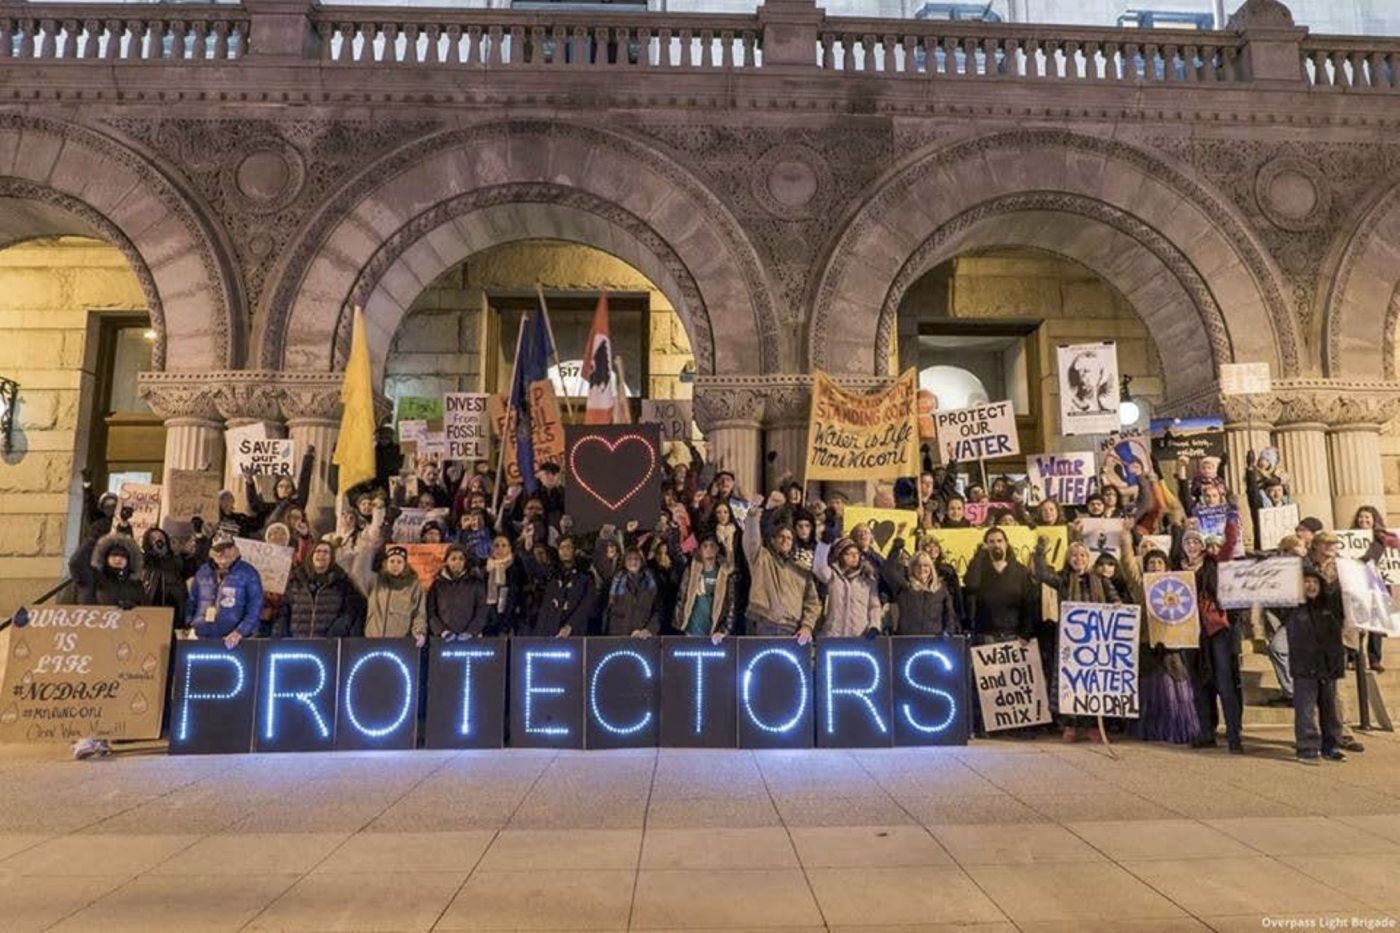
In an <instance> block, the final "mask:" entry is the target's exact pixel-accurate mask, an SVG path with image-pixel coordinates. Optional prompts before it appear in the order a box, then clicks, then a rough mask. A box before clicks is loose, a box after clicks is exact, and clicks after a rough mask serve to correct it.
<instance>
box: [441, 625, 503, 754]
mask: <svg viewBox="0 0 1400 933" xmlns="http://www.w3.org/2000/svg"><path fill="white" fill-rule="evenodd" d="M506 644H507V642H506V640H505V639H504V638H473V639H471V640H469V641H442V640H440V639H434V640H433V641H432V643H431V646H430V648H429V650H428V719H427V722H426V724H425V725H424V727H423V734H424V745H426V746H427V747H428V748H500V747H502V746H503V745H505V744H506V655H507V651H506Z"/></svg>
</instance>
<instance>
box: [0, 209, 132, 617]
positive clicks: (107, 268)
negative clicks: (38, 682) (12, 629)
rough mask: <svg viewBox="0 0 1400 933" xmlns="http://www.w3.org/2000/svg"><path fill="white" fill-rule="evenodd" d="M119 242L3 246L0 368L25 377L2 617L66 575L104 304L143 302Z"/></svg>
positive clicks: (4, 553) (12, 460)
mask: <svg viewBox="0 0 1400 933" xmlns="http://www.w3.org/2000/svg"><path fill="white" fill-rule="evenodd" d="M145 304H146V302H145V297H144V296H143V294H142V292H141V288H140V286H139V284H138V282H137V280H136V276H135V275H133V274H132V271H131V268H130V267H129V266H128V265H127V263H126V260H125V259H124V258H123V257H122V255H121V254H120V253H119V252H118V251H117V250H116V249H114V248H112V247H109V246H106V245H105V244H102V243H99V242H97V241H95V240H89V239H84V238H79V237H66V238H62V239H46V240H30V241H28V242H25V243H21V244H19V245H16V246H11V247H9V248H8V249H4V250H0V375H4V376H6V377H8V378H11V379H15V380H17V381H18V382H19V384H20V390H19V405H18V409H17V411H16V421H15V427H14V434H13V441H14V444H13V447H14V449H13V450H12V452H11V453H9V454H7V455H5V456H4V458H3V462H4V465H3V467H0V528H3V529H4V533H3V534H0V616H5V615H8V614H9V611H10V610H11V609H12V608H13V607H14V605H15V604H16V603H17V602H18V601H20V600H23V599H27V598H32V597H34V596H38V595H39V594H40V593H42V592H44V591H45V590H47V589H48V588H49V587H50V586H52V585H53V584H54V583H57V582H58V581H59V580H60V579H62V578H63V576H64V575H65V574H66V556H67V554H68V553H69V551H70V550H71V549H72V548H73V547H74V546H76V544H77V536H78V529H77V526H76V522H77V520H78V514H79V509H80V496H79V495H78V490H79V488H80V487H79V482H78V479H77V469H78V468H77V467H76V466H75V465H74V464H75V463H81V462H82V460H83V458H85V456H86V445H87V436H88V430H87V429H88V424H87V419H88V412H87V411H86V407H87V405H88V404H89V403H90V400H91V398H92V393H93V389H94V382H95V380H94V374H93V369H94V366H95V356H96V350H95V347H93V346H91V345H90V344H93V343H95V342H96V341H95V340H94V341H90V340H89V339H88V337H89V334H90V333H95V326H94V325H95V324H96V321H95V319H94V318H92V317H91V316H90V314H89V312H90V311H93V310H99V309H120V310H130V309H133V308H144V307H145Z"/></svg>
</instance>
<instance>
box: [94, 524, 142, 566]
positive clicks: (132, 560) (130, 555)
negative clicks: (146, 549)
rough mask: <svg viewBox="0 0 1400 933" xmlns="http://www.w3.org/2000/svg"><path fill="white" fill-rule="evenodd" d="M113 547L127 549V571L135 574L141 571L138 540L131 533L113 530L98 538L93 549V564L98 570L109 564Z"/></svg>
mask: <svg viewBox="0 0 1400 933" xmlns="http://www.w3.org/2000/svg"><path fill="white" fill-rule="evenodd" d="M113 548H121V549H122V550H124V551H126V562H127V563H126V566H127V571H128V572H129V573H131V574H133V575H139V574H140V573H141V549H140V548H138V547H137V546H136V542H135V541H134V540H133V539H132V537H131V536H130V535H124V534H121V533H120V532H116V531H111V532H108V533H107V534H105V535H103V536H102V537H100V538H98V539H97V544H96V545H94V546H93V549H92V566H93V568H94V569H96V570H103V569H105V568H106V566H107V553H108V552H109V551H111V550H112V549H113Z"/></svg>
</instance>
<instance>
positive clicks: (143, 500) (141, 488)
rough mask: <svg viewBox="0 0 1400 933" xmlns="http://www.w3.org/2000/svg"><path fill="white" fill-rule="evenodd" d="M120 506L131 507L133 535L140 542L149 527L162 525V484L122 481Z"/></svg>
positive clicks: (119, 497)
mask: <svg viewBox="0 0 1400 933" xmlns="http://www.w3.org/2000/svg"><path fill="white" fill-rule="evenodd" d="M118 499H119V500H120V506H119V507H120V508H123V509H131V536H132V537H133V538H135V539H136V540H137V541H138V542H140V540H141V536H142V535H144V534H145V533H146V531H147V529H150V528H156V527H158V526H159V525H160V486H158V485H156V484H155V483H122V488H121V494H120V496H118Z"/></svg>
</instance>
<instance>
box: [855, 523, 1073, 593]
mask: <svg viewBox="0 0 1400 933" xmlns="http://www.w3.org/2000/svg"><path fill="white" fill-rule="evenodd" d="M846 511H848V512H849V511H850V509H849V508H848V509H847V510H846ZM998 530H999V531H1001V532H1002V533H1004V534H1005V535H1006V541H1007V543H1008V544H1010V545H1011V552H1012V553H1013V554H1015V555H1016V559H1017V560H1018V561H1020V562H1021V563H1022V564H1025V565H1026V566H1030V563H1031V557H1032V555H1033V554H1034V553H1035V544H1036V540H1037V539H1038V538H1040V537H1041V536H1042V535H1044V536H1045V537H1047V538H1049V539H1050V546H1049V548H1048V549H1047V550H1046V552H1045V560H1046V563H1047V564H1048V565H1049V566H1050V567H1051V568H1052V569H1054V570H1060V569H1062V568H1063V567H1064V565H1065V557H1066V556H1067V555H1066V551H1067V549H1068V547H1069V529H1067V528H1065V527H1064V526H1063V525H1059V526H1055V527H1045V528H1028V527H1027V526H1025V525H1007V526H1005V527H1003V528H1000V529H998ZM986 533H987V529H985V528H940V529H938V530H936V531H934V532H933V536H934V537H935V538H937V539H938V543H939V544H940V545H942V547H943V559H944V560H945V561H947V562H948V563H949V564H951V565H952V566H953V569H954V570H956V571H957V572H958V577H959V578H962V577H964V576H965V575H966V574H967V567H968V564H970V563H971V562H972V558H973V555H975V554H976V553H977V548H978V547H980V546H981V544H982V536H983V535H985V534H986Z"/></svg>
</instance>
